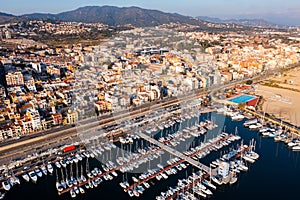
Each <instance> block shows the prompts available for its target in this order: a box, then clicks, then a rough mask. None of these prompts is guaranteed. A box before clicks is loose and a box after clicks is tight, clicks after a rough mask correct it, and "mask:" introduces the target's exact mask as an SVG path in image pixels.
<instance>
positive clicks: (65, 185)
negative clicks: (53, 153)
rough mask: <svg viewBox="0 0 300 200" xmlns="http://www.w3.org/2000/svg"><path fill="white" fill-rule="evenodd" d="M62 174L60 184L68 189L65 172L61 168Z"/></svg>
mask: <svg viewBox="0 0 300 200" xmlns="http://www.w3.org/2000/svg"><path fill="white" fill-rule="evenodd" d="M60 172H61V181H60V183H61V185H62V186H63V187H64V188H65V189H66V188H67V184H66V182H65V177H64V172H63V170H62V168H60Z"/></svg>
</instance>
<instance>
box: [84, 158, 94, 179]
mask: <svg viewBox="0 0 300 200" xmlns="http://www.w3.org/2000/svg"><path fill="white" fill-rule="evenodd" d="M86 175H87V176H88V177H89V178H93V175H92V173H91V172H90V167H89V159H88V158H86Z"/></svg>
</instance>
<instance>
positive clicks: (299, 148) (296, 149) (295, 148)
mask: <svg viewBox="0 0 300 200" xmlns="http://www.w3.org/2000/svg"><path fill="white" fill-rule="evenodd" d="M292 150H293V151H300V145H297V146H293V147H292Z"/></svg>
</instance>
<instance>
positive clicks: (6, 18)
mask: <svg viewBox="0 0 300 200" xmlns="http://www.w3.org/2000/svg"><path fill="white" fill-rule="evenodd" d="M16 18H17V17H16V16H14V15H11V14H6V13H2V12H0V24H4V23H8V22H11V21H13V20H15V19H16Z"/></svg>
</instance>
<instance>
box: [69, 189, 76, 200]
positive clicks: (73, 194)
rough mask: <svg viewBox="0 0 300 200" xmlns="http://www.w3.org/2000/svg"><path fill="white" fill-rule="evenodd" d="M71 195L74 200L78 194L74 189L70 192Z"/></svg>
mask: <svg viewBox="0 0 300 200" xmlns="http://www.w3.org/2000/svg"><path fill="white" fill-rule="evenodd" d="M70 194H71V197H72V198H75V197H76V193H75V191H74V190H73V189H71V190H70Z"/></svg>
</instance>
